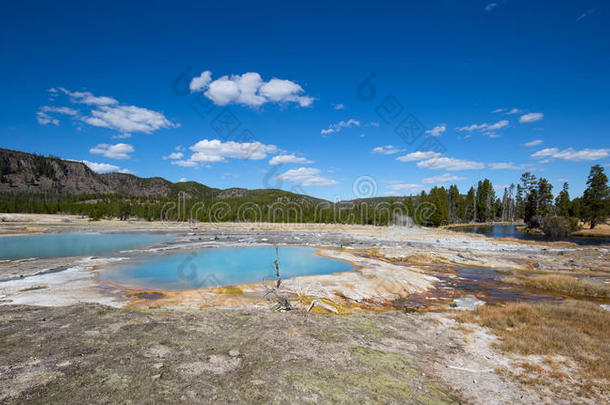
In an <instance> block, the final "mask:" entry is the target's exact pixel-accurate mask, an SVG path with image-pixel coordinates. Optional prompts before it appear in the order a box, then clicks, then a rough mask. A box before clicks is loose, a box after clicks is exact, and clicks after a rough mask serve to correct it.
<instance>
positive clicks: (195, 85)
mask: <svg viewBox="0 0 610 405" xmlns="http://www.w3.org/2000/svg"><path fill="white" fill-rule="evenodd" d="M211 81H212V72H210V71H209V70H205V71H203V72H201V75H199V76H198V77H193V80H191V83H190V84H189V89H190V90H191V92H193V91H202V90H203V89H205V88H206V87H208V85H209V84H210V82H211Z"/></svg>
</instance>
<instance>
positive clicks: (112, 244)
mask: <svg viewBox="0 0 610 405" xmlns="http://www.w3.org/2000/svg"><path fill="white" fill-rule="evenodd" d="M169 239H171V237H170V236H168V235H161V234H153V235H151V234H144V233H54V234H42V235H19V236H1V237H0V259H27V258H34V257H39V258H49V257H69V256H86V255H102V254H105V253H111V252H118V251H120V250H130V249H138V248H142V247H145V246H147V245H152V244H154V243H157V242H162V241H166V240H169Z"/></svg>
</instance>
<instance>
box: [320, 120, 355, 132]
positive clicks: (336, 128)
mask: <svg viewBox="0 0 610 405" xmlns="http://www.w3.org/2000/svg"><path fill="white" fill-rule="evenodd" d="M359 126H360V121H358V120H355V119H353V118H350V119H349V120H347V121H339V122H337V123H336V124H330V125H329V126H328V128H326V129H323V130H321V131H320V133H321V134H322V135H326V134H332V133H334V132H341V129H342V128H351V127H359Z"/></svg>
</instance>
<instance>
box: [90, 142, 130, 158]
mask: <svg viewBox="0 0 610 405" xmlns="http://www.w3.org/2000/svg"><path fill="white" fill-rule="evenodd" d="M133 151H134V149H133V146H131V145H129V144H126V143H117V144H116V145H108V144H105V143H101V144H99V145H97V146H94V147H93V148H91V149H89V152H90V153H92V154H94V155H103V156H105V157H107V158H110V159H130V158H131V156H129V154H130V153H132V152H133Z"/></svg>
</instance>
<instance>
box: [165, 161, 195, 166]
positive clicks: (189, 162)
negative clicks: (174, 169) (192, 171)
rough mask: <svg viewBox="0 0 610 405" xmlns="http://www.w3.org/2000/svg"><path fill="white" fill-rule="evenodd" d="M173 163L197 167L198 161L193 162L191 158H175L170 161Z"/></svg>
mask: <svg viewBox="0 0 610 405" xmlns="http://www.w3.org/2000/svg"><path fill="white" fill-rule="evenodd" d="M172 164H173V165H176V166H180V167H197V166H199V163H197V162H194V161H192V160H175V161H173V162H172Z"/></svg>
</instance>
